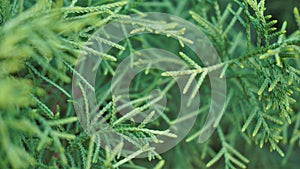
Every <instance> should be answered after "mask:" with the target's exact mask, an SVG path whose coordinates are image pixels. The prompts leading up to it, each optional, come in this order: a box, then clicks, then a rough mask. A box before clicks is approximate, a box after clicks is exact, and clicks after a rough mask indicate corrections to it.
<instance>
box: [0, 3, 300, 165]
mask: <svg viewBox="0 0 300 169" xmlns="http://www.w3.org/2000/svg"><path fill="white" fill-rule="evenodd" d="M272 3H273V2H272V1H265V0H226V1H218V0H198V1H196V0H192V1H184V0H183V1H179V0H178V1H176V0H162V1H156V0H151V1H134V0H125V1H113V0H104V1H96V0H95V1H94V0H87V1H84V0H38V1H32V0H28V1H27V0H1V1H0V155H1V160H0V168H3V169H6V168H13V169H19V168H87V169H89V168H155V169H161V168H176V169H177V168H178V169H182V168H191V169H192V168H274V169H275V168H297V162H298V161H299V156H298V155H297V153H299V145H300V112H299V111H300V107H299V104H297V101H298V100H299V99H300V95H299V92H300V87H299V86H300V61H299V55H300V14H299V10H298V8H297V7H296V6H295V7H294V8H293V11H287V12H288V16H290V18H289V20H287V21H281V20H280V21H278V20H277V19H276V18H275V17H273V16H272V15H270V13H268V6H270V8H271V6H272ZM274 3H275V1H274ZM295 5H297V4H296V3H295ZM298 5H299V4H298ZM282 8H284V7H282ZM279 10H280V9H279ZM153 11H156V12H165V13H170V14H173V15H177V16H180V17H182V18H185V19H187V20H189V21H190V22H192V23H194V24H195V25H196V26H197V27H198V28H199V29H200V30H202V31H203V32H204V33H205V34H206V36H207V37H208V38H209V39H210V41H211V42H212V44H213V45H214V47H215V48H216V50H217V52H218V54H219V56H220V59H221V63H220V64H218V65H208V66H205V64H204V63H202V62H201V61H200V60H199V59H198V58H196V57H195V56H194V54H193V53H192V52H191V50H190V49H188V48H187V47H186V46H185V45H183V44H184V43H186V42H189V40H188V39H185V38H184V30H182V29H181V30H178V29H177V28H176V26H170V25H172V24H170V25H168V24H165V25H161V27H157V26H155V24H157V23H156V22H155V21H153V22H150V21H149V22H150V23H149V24H144V23H143V22H141V23H138V22H136V23H134V24H137V25H138V26H140V28H139V29H137V30H135V31H137V32H141V33H143V32H144V33H151V32H155V31H164V32H165V33H166V34H167V36H160V35H149V34H142V35H137V36H133V37H130V38H128V39H125V40H123V41H121V42H120V43H118V44H117V43H113V42H111V41H110V40H109V38H107V39H104V38H103V39H99V41H101V43H104V44H107V45H110V46H112V47H113V49H112V50H111V51H110V52H109V53H108V54H104V53H101V52H97V51H94V50H93V49H90V48H89V47H88V46H86V45H85V42H87V41H88V39H89V38H90V37H91V36H92V34H93V33H94V32H96V31H97V30H98V29H99V28H101V27H102V26H104V25H105V24H107V23H109V22H111V21H113V20H115V19H120V18H126V20H127V21H128V22H129V23H128V24H132V23H131V22H130V21H131V20H130V18H129V15H130V14H138V15H143V12H153ZM289 25H292V26H289ZM158 28H159V30H156V29H158ZM168 35H170V36H171V37H168ZM171 38H173V39H171ZM149 47H157V48H161V49H166V50H168V51H171V52H173V53H175V54H178V56H179V57H180V58H181V59H182V61H184V62H186V63H187V64H188V65H189V66H190V70H174V71H167V72H162V71H158V70H155V69H147V70H146V71H145V72H143V73H140V74H138V75H137V76H136V78H135V79H134V83H132V86H131V87H130V93H131V95H130V99H131V104H132V105H134V106H135V107H136V109H138V110H145V109H147V108H148V107H149V104H148V99H149V97H148V96H149V93H150V92H151V91H152V90H153V89H157V88H158V89H159V90H161V91H162V93H163V94H165V95H166V97H167V99H168V100H172V102H170V101H169V102H168V104H167V107H166V108H165V109H159V108H158V109H157V110H155V111H152V112H151V113H150V114H149V115H148V116H146V117H145V119H144V120H143V121H142V122H141V123H136V122H135V121H134V120H133V119H131V118H130V117H131V116H134V115H135V114H134V115H133V114H129V115H125V116H120V115H118V112H117V110H116V108H115V106H116V105H115V104H116V102H117V99H118V98H114V96H112V95H111V93H109V92H108V91H109V88H110V83H108V81H109V80H110V79H111V78H112V77H113V76H114V74H115V71H116V68H117V67H118V64H119V63H120V62H121V61H122V60H124V59H125V58H126V57H127V56H128V55H130V54H131V53H133V52H135V51H138V50H139V49H142V48H149ZM82 51H88V52H91V53H93V54H94V55H95V56H96V57H99V58H101V59H103V61H102V62H101V64H100V63H99V64H100V65H99V70H100V71H99V73H98V76H99V77H101V78H98V79H97V80H96V85H95V88H93V89H94V90H95V92H96V97H97V99H98V100H99V110H98V109H97V111H99V113H100V115H103V116H104V118H103V119H104V121H106V122H108V124H110V126H109V127H111V128H113V129H114V130H115V131H117V132H118V133H119V134H120V135H122V136H123V137H124V138H125V139H127V141H129V142H131V143H132V144H134V145H135V146H136V147H138V148H139V150H138V151H136V152H131V155H129V156H127V157H122V156H121V155H120V154H121V153H120V152H122V151H123V143H122V142H120V143H119V144H118V145H117V146H116V147H114V148H111V147H109V146H107V147H106V148H102V147H101V146H100V142H101V141H102V140H101V139H103V138H99V137H97V136H92V137H90V136H89V135H88V134H87V133H86V131H85V130H84V129H83V127H82V126H81V124H80V122H79V120H78V117H77V115H76V113H75V111H74V108H73V103H74V99H73V96H72V92H71V90H72V84H71V81H72V76H73V75H74V76H78V77H79V78H82V83H86V84H85V85H89V84H88V82H87V81H85V79H83V77H81V76H80V74H79V73H78V72H77V71H76V70H75V69H74V65H75V63H76V61H77V59H78V58H79V57H80V54H82ZM159 59H160V58H156V60H155V61H156V62H159ZM151 62H152V61H151V60H145V61H140V60H132V63H131V64H132V66H135V65H139V66H141V65H142V66H143V65H144V67H147V66H149V64H151ZM216 70H220V72H221V73H220V75H219V76H220V77H221V78H226V81H227V96H226V107H225V108H224V109H223V111H224V112H222V113H223V114H224V115H223V117H222V120H221V123H220V124H219V125H218V126H217V129H216V132H215V133H214V135H213V136H212V137H211V138H210V139H209V140H208V141H206V142H205V143H201V144H199V143H198V140H197V138H198V136H200V135H201V134H202V133H201V132H200V131H201V130H200V129H201V127H202V126H203V124H204V123H205V119H206V116H207V113H208V109H209V105H210V97H211V93H210V81H209V78H208V76H207V75H208V74H209V73H211V72H214V71H216ZM176 76H187V77H188V79H197V85H196V86H195V88H193V89H190V88H191V86H190V83H191V82H189V81H190V80H188V81H187V82H186V86H185V91H192V93H193V92H198V91H200V94H201V99H202V100H201V106H200V108H199V111H198V112H189V113H190V114H191V115H189V116H186V117H183V118H181V119H176V110H177V109H178V102H180V100H179V98H180V97H179V96H178V95H180V93H178V92H177V93H176V85H175V83H174V81H173V80H172V78H171V77H176ZM141 78H143V80H141ZM79 87H80V86H79ZM81 88H83V87H82V86H81ZM79 92H81V93H82V94H83V95H84V94H85V92H84V91H83V90H82V91H79ZM192 96H193V94H192ZM161 98H162V97H161V96H160V95H158V96H153V98H151V99H152V101H153V102H155V101H158V100H160V99H161ZM203 98H205V99H203ZM191 99H193V98H191ZM87 107H88V106H87ZM131 113H132V112H131ZM156 114H159V116H160V118H156V119H153V120H152V118H154V117H155V116H156ZM196 115H198V116H197V123H196V124H195V125H194V127H193V128H192V130H191V131H190V133H189V134H188V136H187V138H186V139H184V140H183V141H181V142H180V143H179V144H178V145H177V146H176V147H174V148H173V149H171V150H170V151H168V152H166V153H163V154H157V153H156V152H155V150H154V149H153V148H151V147H149V144H150V143H152V142H155V143H157V142H159V140H158V136H166V137H169V138H175V137H176V135H174V134H173V133H171V132H169V131H168V130H167V129H168V128H169V127H170V126H172V125H174V124H175V123H180V122H182V121H185V120H187V119H189V118H194V117H195V118H196ZM96 122H97V120H96ZM146 136H149V138H151V139H149V140H147V141H146V142H139V141H137V140H138V138H141V137H146ZM95 140H97V141H95ZM103 140H105V139H103ZM145 152H146V153H148V158H147V159H135V157H136V156H138V155H139V154H141V153H145Z"/></svg>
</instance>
